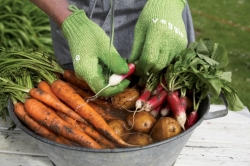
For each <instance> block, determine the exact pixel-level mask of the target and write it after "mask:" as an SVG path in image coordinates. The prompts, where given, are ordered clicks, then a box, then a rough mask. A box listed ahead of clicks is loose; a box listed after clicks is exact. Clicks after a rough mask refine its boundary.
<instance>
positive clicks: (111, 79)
mask: <svg viewBox="0 0 250 166" xmlns="http://www.w3.org/2000/svg"><path fill="white" fill-rule="evenodd" d="M128 68H129V71H128V73H127V74H123V75H118V74H112V75H111V76H110V77H109V82H108V85H107V86H105V87H104V88H102V89H101V90H100V91H99V92H97V93H96V94H95V95H94V96H92V97H90V98H89V99H92V98H93V99H95V98H96V97H97V96H98V94H99V93H101V92H102V91H103V90H104V89H106V88H108V87H110V86H115V85H118V84H119V83H120V82H121V81H122V80H124V79H125V78H126V77H128V76H129V75H131V74H132V73H134V71H135V65H134V64H133V63H129V64H128Z"/></svg>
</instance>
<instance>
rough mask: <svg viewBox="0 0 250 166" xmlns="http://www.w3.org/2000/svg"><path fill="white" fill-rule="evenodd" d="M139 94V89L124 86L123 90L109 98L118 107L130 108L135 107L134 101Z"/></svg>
mask: <svg viewBox="0 0 250 166" xmlns="http://www.w3.org/2000/svg"><path fill="white" fill-rule="evenodd" d="M139 96H140V92H139V90H137V89H135V88H126V89H125V90H124V91H123V92H121V93H119V94H117V95H115V96H113V97H112V98H111V102H112V105H113V106H114V107H115V108H119V109H130V108H134V107H135V103H136V101H137V99H138V98H139Z"/></svg>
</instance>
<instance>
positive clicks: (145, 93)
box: [135, 90, 151, 110]
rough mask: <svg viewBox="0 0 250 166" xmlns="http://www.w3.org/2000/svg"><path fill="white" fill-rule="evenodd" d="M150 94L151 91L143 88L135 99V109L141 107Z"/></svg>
mask: <svg viewBox="0 0 250 166" xmlns="http://www.w3.org/2000/svg"><path fill="white" fill-rule="evenodd" d="M150 96H151V91H150V90H144V91H143V92H142V94H141V96H140V97H139V98H138V99H137V100H136V103H135V107H136V110H138V109H141V108H142V107H143V106H144V104H145V103H146V102H147V100H148V99H149V98H150Z"/></svg>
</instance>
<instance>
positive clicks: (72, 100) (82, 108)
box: [51, 80, 133, 147]
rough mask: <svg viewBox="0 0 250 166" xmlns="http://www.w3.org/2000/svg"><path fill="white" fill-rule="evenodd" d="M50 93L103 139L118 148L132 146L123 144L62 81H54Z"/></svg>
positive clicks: (100, 118) (102, 120)
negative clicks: (103, 137) (108, 140)
mask: <svg viewBox="0 0 250 166" xmlns="http://www.w3.org/2000/svg"><path fill="white" fill-rule="evenodd" d="M51 90H52V92H53V93H54V94H55V95H56V96H57V97H58V98H59V99H60V100H62V101H63V102H65V103H66V104H67V105H69V106H70V107H71V108H72V109H74V110H75V111H76V112H77V113H78V114H79V115H81V116H82V117H83V118H84V119H85V120H87V121H88V122H89V123H90V124H92V125H93V126H94V127H95V128H96V129H97V130H98V131H99V132H101V133H102V134H103V135H104V136H105V137H107V138H108V139H110V140H111V141H114V142H115V143H117V144H119V145H120V146H124V147H130V146H133V145H131V144H128V143H126V142H124V141H123V140H122V139H121V138H120V137H119V136H118V135H117V134H116V133H115V131H114V130H113V129H112V128H110V127H109V125H108V124H107V123H106V121H105V120H104V119H103V118H102V117H101V116H100V115H99V114H98V113H97V112H96V111H95V110H94V109H93V108H92V107H90V106H89V104H88V103H86V102H85V101H84V99H83V98H82V97H81V96H80V95H78V94H77V93H76V92H75V91H74V89H73V88H71V87H70V86H69V85H68V84H67V83H66V82H64V81H62V80H56V81H54V82H53V83H52V84H51Z"/></svg>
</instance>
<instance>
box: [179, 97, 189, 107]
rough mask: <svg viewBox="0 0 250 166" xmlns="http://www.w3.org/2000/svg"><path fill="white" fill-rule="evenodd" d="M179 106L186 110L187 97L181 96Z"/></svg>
mask: <svg viewBox="0 0 250 166" xmlns="http://www.w3.org/2000/svg"><path fill="white" fill-rule="evenodd" d="M180 101H181V104H182V105H183V107H184V109H185V110H187V104H188V103H187V97H186V96H181V97H180Z"/></svg>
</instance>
